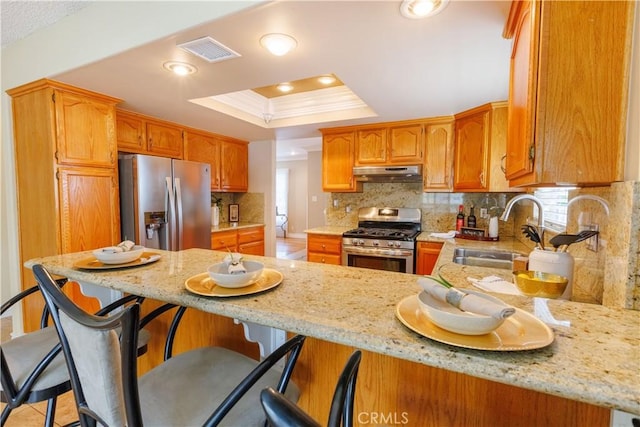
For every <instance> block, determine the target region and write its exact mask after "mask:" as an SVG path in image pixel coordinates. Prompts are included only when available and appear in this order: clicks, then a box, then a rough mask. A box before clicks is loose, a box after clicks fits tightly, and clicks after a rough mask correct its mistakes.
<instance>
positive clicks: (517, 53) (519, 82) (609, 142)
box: [503, 1, 635, 186]
mask: <svg viewBox="0 0 640 427" xmlns="http://www.w3.org/2000/svg"><path fill="white" fill-rule="evenodd" d="M634 7H635V2H629V1H623V2H605V1H559V2H555V1H550V2H548V1H544V2H542V1H515V2H513V3H512V5H511V10H510V13H509V18H508V20H507V23H506V26H505V30H504V33H503V35H504V36H505V37H506V38H512V39H513V50H512V55H511V78H510V85H509V87H510V92H509V110H510V111H509V125H508V126H509V137H508V145H507V158H506V172H507V177H508V178H509V180H510V183H511V185H512V186H541V185H554V184H558V183H563V184H569V183H570V184H579V185H580V184H583V185H597V184H607V183H611V182H614V181H620V180H622V179H623V178H624V154H625V138H626V118H627V113H628V111H627V108H628V93H629V72H628V70H629V65H630V62H629V61H630V58H631V53H630V52H631V42H632V36H633V19H634Z"/></svg>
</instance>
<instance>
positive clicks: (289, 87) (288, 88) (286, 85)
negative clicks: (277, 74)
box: [277, 83, 293, 93]
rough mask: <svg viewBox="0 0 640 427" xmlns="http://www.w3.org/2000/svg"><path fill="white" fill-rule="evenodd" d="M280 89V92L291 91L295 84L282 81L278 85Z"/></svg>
mask: <svg viewBox="0 0 640 427" xmlns="http://www.w3.org/2000/svg"><path fill="white" fill-rule="evenodd" d="M277 87H278V90H279V91H280V92H285V93H286V92H291V91H292V90H293V86H292V85H291V83H280V84H279V85H278V86H277Z"/></svg>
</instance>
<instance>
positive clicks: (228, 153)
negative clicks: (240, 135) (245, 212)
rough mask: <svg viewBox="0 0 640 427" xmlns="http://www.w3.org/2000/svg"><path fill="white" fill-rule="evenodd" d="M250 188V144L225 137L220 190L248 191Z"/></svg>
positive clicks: (221, 149) (221, 153) (221, 151)
mask: <svg viewBox="0 0 640 427" xmlns="http://www.w3.org/2000/svg"><path fill="white" fill-rule="evenodd" d="M248 188H249V144H248V143H247V142H244V141H234V140H230V139H225V140H223V141H222V145H221V148H220V190H221V191H233V192H246V191H247V190H248Z"/></svg>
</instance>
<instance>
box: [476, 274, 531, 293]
mask: <svg viewBox="0 0 640 427" xmlns="http://www.w3.org/2000/svg"><path fill="white" fill-rule="evenodd" d="M467 280H468V281H470V282H471V283H473V284H474V286H476V287H478V288H480V289H482V290H483V291H487V292H496V293H499V294H508V295H522V293H521V292H520V291H519V290H518V288H517V287H516V285H514V284H513V283H511V282H508V281H506V280H504V279H503V278H502V277H498V276H487V277H483V278H482V279H476V278H473V277H467Z"/></svg>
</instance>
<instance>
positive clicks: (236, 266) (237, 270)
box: [224, 253, 247, 274]
mask: <svg viewBox="0 0 640 427" xmlns="http://www.w3.org/2000/svg"><path fill="white" fill-rule="evenodd" d="M224 262H226V263H227V265H228V269H229V270H228V271H229V274H242V273H246V272H247V269H246V268H244V265H242V254H239V253H229V255H227V256H226V257H224Z"/></svg>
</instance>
